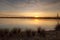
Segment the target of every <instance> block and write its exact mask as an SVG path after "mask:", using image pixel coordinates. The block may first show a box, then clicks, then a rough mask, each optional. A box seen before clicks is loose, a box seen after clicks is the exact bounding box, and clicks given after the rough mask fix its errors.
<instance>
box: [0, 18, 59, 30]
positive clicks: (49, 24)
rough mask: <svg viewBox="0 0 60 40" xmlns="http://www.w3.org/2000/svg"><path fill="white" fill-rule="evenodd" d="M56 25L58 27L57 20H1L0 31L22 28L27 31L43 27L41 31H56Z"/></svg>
mask: <svg viewBox="0 0 60 40" xmlns="http://www.w3.org/2000/svg"><path fill="white" fill-rule="evenodd" d="M59 23H60V20H59ZM56 25H57V20H55V19H11V18H0V29H5V28H8V29H13V28H21V29H22V30H26V29H31V30H37V28H39V27H41V29H44V30H54V28H55V27H56Z"/></svg>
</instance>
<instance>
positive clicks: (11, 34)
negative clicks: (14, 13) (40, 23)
mask: <svg viewBox="0 0 60 40" xmlns="http://www.w3.org/2000/svg"><path fill="white" fill-rule="evenodd" d="M55 29H56V30H57V31H59V30H60V25H57V26H56V28H55ZM56 30H53V31H45V30H42V29H41V28H38V29H37V31H33V30H25V31H21V29H17V28H14V29H13V30H11V31H9V30H8V29H0V40H60V38H57V37H60V36H59V35H60V34H58V35H57V34H56V33H60V32H57V31H56Z"/></svg>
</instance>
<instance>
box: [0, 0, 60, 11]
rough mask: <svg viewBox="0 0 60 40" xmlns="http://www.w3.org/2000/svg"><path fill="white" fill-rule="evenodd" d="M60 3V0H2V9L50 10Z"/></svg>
mask: <svg viewBox="0 0 60 40" xmlns="http://www.w3.org/2000/svg"><path fill="white" fill-rule="evenodd" d="M59 5H60V0H0V10H2V9H5V10H22V11H26V10H48V9H52V8H57V7H55V6H59Z"/></svg>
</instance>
